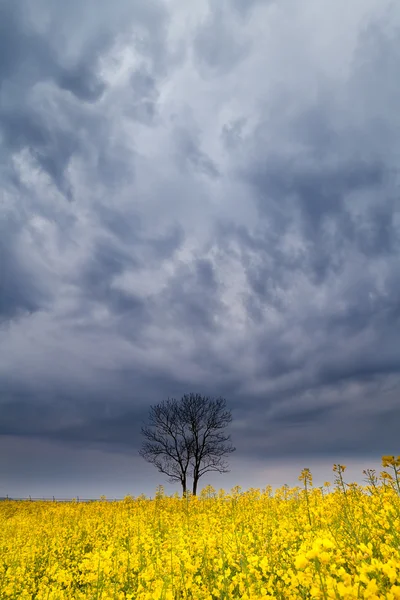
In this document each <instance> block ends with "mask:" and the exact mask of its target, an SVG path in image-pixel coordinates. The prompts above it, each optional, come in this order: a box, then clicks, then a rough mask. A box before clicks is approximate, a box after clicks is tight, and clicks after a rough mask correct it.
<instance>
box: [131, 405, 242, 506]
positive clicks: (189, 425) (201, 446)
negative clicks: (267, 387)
mask: <svg viewBox="0 0 400 600" xmlns="http://www.w3.org/2000/svg"><path fill="white" fill-rule="evenodd" d="M231 421H232V415H231V412H230V410H228V409H227V408H226V400H224V399H223V398H216V399H212V398H209V397H208V396H201V395H200V394H186V395H185V396H182V398H181V400H180V401H178V400H176V399H175V398H168V400H163V401H162V402H160V403H159V404H157V405H155V406H151V407H150V413H149V423H148V426H146V427H142V434H143V435H144V437H145V442H144V443H143V446H142V448H141V450H140V451H139V454H140V455H141V456H142V457H143V458H144V459H145V460H147V461H148V462H150V463H152V464H154V465H155V466H156V467H157V469H158V470H159V471H160V472H161V473H164V474H165V475H167V476H168V477H169V480H170V482H171V483H174V482H177V481H179V482H180V483H181V485H182V491H183V494H185V493H186V491H187V481H188V477H191V478H193V488H192V492H193V495H196V494H197V486H198V482H199V479H200V477H202V476H203V475H204V474H205V473H208V472H210V471H216V472H218V473H228V472H229V469H228V465H227V463H226V462H225V460H224V457H225V456H226V455H227V454H230V453H231V452H234V450H235V448H234V447H233V446H232V445H231V444H230V436H229V435H226V434H225V433H224V431H223V430H224V429H225V427H226V426H227V425H228V424H229V423H230V422H231Z"/></svg>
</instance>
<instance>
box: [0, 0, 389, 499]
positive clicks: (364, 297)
mask: <svg viewBox="0 0 400 600" xmlns="http://www.w3.org/2000/svg"><path fill="white" fill-rule="evenodd" d="M399 64H400V6H399V4H398V2H396V1H389V0H352V2H348V0H324V2H321V1H320V0H304V1H302V2H301V1H299V0H279V2H278V1H274V0H219V1H218V2H216V1H212V0H209V1H206V0H204V1H201V2H200V1H199V0H198V1H196V2H187V1H186V0H150V1H149V2H142V1H139V0H113V1H112V2H111V0H87V1H86V2H81V1H80V0H70V1H69V2H67V3H66V2H64V1H62V0H37V1H36V2H34V3H33V2H30V0H4V1H3V2H0V182H1V186H0V403H1V408H0V496H4V495H6V494H8V495H9V496H14V497H26V496H28V495H31V496H32V497H52V496H55V497H75V496H80V497H87V498H96V497H99V496H100V495H102V494H104V495H106V496H107V497H124V496H125V495H127V494H132V495H134V496H137V495H139V494H141V493H145V494H147V495H154V492H155V488H156V486H157V485H159V484H163V485H165V489H166V491H167V493H173V492H175V491H179V487H178V486H172V485H169V484H168V482H167V480H166V478H165V477H164V476H163V475H162V474H160V473H158V472H157V470H156V469H155V468H154V467H153V466H152V465H150V464H148V463H146V462H145V461H144V460H143V458H141V457H140V456H139V454H138V451H139V449H140V447H141V444H142V436H141V432H140V430H141V426H142V425H143V424H145V422H146V419H147V415H148V410H149V407H150V405H154V404H157V403H158V402H160V401H161V400H164V399H167V398H168V397H175V398H180V397H181V396H182V395H184V394H187V393H191V392H194V393H200V394H204V395H208V396H211V397H218V396H222V397H224V398H225V399H226V401H227V405H228V407H229V408H230V409H231V410H232V417H233V420H232V424H231V426H230V427H229V433H230V434H231V438H232V443H233V444H234V446H235V447H236V452H235V453H234V454H232V455H230V456H229V463H230V468H231V471H230V473H228V474H224V475H220V474H212V475H210V476H204V477H203V478H202V479H201V480H200V488H201V487H204V486H205V485H207V484H212V485H214V487H216V488H217V489H219V488H224V489H226V490H229V489H230V488H231V487H233V486H235V485H241V486H242V487H243V488H244V489H247V488H249V487H260V488H263V487H265V486H266V485H268V484H271V485H273V486H280V485H283V484H285V483H287V484H289V485H291V486H292V485H293V486H295V485H297V484H298V481H297V477H298V475H299V473H300V470H301V469H302V468H305V467H307V468H310V469H311V471H312V473H313V475H314V483H315V484H316V485H321V484H322V483H323V482H324V481H326V480H328V481H333V473H332V466H333V464H334V463H338V462H340V463H342V464H345V465H347V471H346V475H347V474H348V478H349V481H359V482H362V481H363V478H364V475H363V474H362V470H363V469H367V468H376V469H377V470H378V471H379V470H380V457H381V456H382V455H383V454H400V446H399V427H400V402H399V400H400V398H399V389H400V387H399V386H400V344H399V342H400V269H399V265H400V261H399V259H400V200H399V182H400V174H399V170H398V164H399V158H400V112H399V106H400V79H399V78H398V65H399Z"/></svg>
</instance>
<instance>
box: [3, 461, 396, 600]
mask: <svg viewBox="0 0 400 600" xmlns="http://www.w3.org/2000/svg"><path fill="white" fill-rule="evenodd" d="M382 464H383V467H388V468H389V471H383V472H382V473H381V474H380V475H379V476H377V475H376V474H375V472H374V471H372V470H368V471H365V472H364V473H365V474H366V476H367V481H366V485H365V486H359V485H357V484H355V483H353V484H346V483H345V481H344V479H343V478H344V475H343V473H344V470H345V467H344V466H343V465H335V466H334V478H335V480H334V484H333V485H332V486H331V484H329V483H326V484H324V486H322V487H321V488H313V486H312V475H311V473H310V471H309V470H308V469H304V470H303V471H302V473H301V475H300V477H299V480H300V481H301V485H300V486H299V487H295V488H292V489H290V488H288V487H286V486H284V487H282V488H280V489H279V490H277V491H275V493H273V492H272V489H271V488H270V487H267V488H266V489H265V490H258V489H251V490H248V491H246V492H242V491H241V489H240V488H234V489H233V490H231V492H230V493H229V494H227V493H225V492H224V491H223V490H220V491H219V492H215V490H214V489H213V488H211V487H210V486H208V487H207V488H205V489H204V490H203V491H202V493H201V495H200V496H199V497H186V498H179V497H178V496H177V495H176V496H174V497H165V496H164V495H163V489H162V487H161V486H160V488H159V489H158V493H157V496H156V498H155V499H152V500H150V499H146V498H145V497H138V498H131V497H127V498H125V499H124V500H123V501H120V502H110V503H109V502H104V501H97V502H93V503H85V504H83V503H79V502H72V503H58V502H29V501H28V502H17V501H4V502H1V503H0V552H1V553H0V598H1V599H7V598H13V599H15V600H17V599H18V600H28V599H30V600H31V599H32V600H33V599H36V600H62V599H76V600H81V599H82V600H87V599H92V600H95V599H96V600H100V599H101V600H122V599H138V600H161V599H165V600H177V599H179V600H181V599H192V600H194V599H196V600H197V599H198V600H222V599H235V598H241V599H243V600H244V599H249V600H250V599H251V600H252V599H254V600H257V599H259V600H261V599H267V598H282V599H285V600H290V599H291V598H293V599H297V598H309V599H312V598H371V599H378V598H387V599H389V600H392V599H395V598H400V488H399V478H398V469H399V467H400V456H399V457H397V458H395V457H393V456H385V457H383V463H382Z"/></svg>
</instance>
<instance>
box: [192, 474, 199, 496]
mask: <svg viewBox="0 0 400 600" xmlns="http://www.w3.org/2000/svg"><path fill="white" fill-rule="evenodd" d="M198 482H199V476H198V475H195V476H194V479H193V496H196V494H197V484H198Z"/></svg>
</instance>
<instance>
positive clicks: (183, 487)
mask: <svg viewBox="0 0 400 600" xmlns="http://www.w3.org/2000/svg"><path fill="white" fill-rule="evenodd" d="M181 484H182V496H185V495H186V489H187V488H186V478H185V479H182V481H181Z"/></svg>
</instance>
